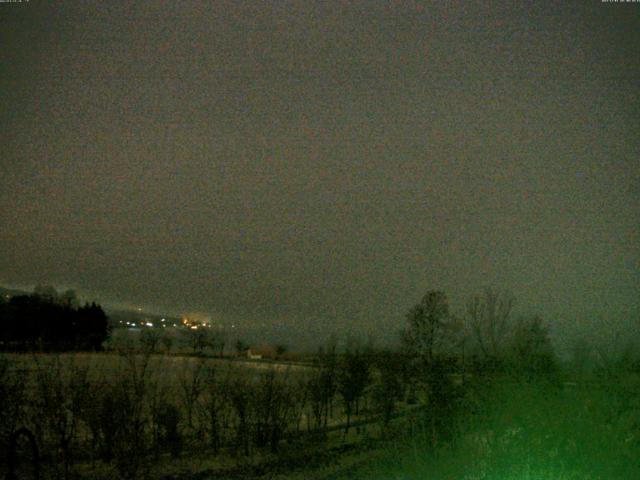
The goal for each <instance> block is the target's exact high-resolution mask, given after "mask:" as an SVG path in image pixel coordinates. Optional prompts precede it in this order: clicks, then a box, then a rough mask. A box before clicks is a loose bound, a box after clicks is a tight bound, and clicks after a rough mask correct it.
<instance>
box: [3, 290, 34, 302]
mask: <svg viewBox="0 0 640 480" xmlns="http://www.w3.org/2000/svg"><path fill="white" fill-rule="evenodd" d="M30 293H31V292H27V291H25V290H18V289H15V288H6V287H0V296H1V297H3V298H4V299H5V300H9V299H10V298H11V297H17V296H19V295H29V294H30Z"/></svg>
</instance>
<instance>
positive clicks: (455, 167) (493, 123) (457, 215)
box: [0, 0, 640, 336]
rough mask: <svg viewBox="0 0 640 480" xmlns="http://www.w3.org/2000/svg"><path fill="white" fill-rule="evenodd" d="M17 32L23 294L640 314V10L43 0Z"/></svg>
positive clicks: (384, 322) (16, 200)
mask: <svg viewBox="0 0 640 480" xmlns="http://www.w3.org/2000/svg"><path fill="white" fill-rule="evenodd" d="M487 3H492V4H493V5H492V6H490V5H487ZM529 3H535V5H530V4H529ZM0 46H1V48H0V58H1V63H0V125H1V128H0V167H1V169H0V225H1V227H0V284H1V285H5V286H28V287H33V285H35V284H37V283H45V284H53V285H55V286H58V287H61V288H75V289H76V290H77V291H78V292H79V293H80V294H81V295H86V296H94V297H96V298H98V299H99V300H100V301H102V302H107V303H108V302H116V303H122V304H127V305H140V306H143V307H144V308H146V309H150V310H156V311H163V312H174V313H181V312H202V313H204V314H206V315H209V316H211V317H212V318H213V319H214V321H223V322H239V323H244V324H247V325H253V326H259V325H261V324H265V325H280V326H282V325H285V326H295V327H296V329H297V330H303V331H307V332H318V331H337V332H338V333H339V334H341V333H345V332H349V331H351V332H362V333H365V334H370V333H373V334H376V335H378V336H380V335H392V334H393V333H395V330H397V328H399V327H401V326H402V325H403V322H404V314H405V313H406V311H407V310H408V309H409V308H410V307H411V306H412V305H413V304H415V303H416V302H417V301H418V300H419V299H420V297H421V296H422V295H423V294H424V292H425V291H426V290H428V289H443V290H445V291H446V292H447V294H448V295H449V297H450V299H451V302H452V306H453V308H454V310H455V311H458V312H461V311H462V307H463V305H464V302H465V301H466V299H467V298H468V296H469V295H470V294H472V293H474V292H477V291H480V290H481V289H482V288H483V287H484V286H487V285H492V286H494V287H495V288H498V289H508V290H510V291H511V292H512V293H513V295H514V296H515V297H516V300H517V304H518V308H519V310H518V311H520V312H522V313H527V312H538V313H540V314H541V315H542V316H543V318H545V319H546V320H548V321H549V322H550V323H551V324H552V325H554V328H555V329H556V330H563V329H565V330H570V329H571V328H574V327H576V326H578V327H579V326H581V325H587V324H589V325H593V324H594V322H596V323H597V322H604V321H606V322H610V321H614V320H615V321H629V320H630V319H636V320H637V319H638V317H639V316H640V295H639V293H640V201H639V200H640V148H639V147H640V128H639V127H640V90H639V89H638V86H639V85H640V81H639V80H640V5H639V4H624V5H623V4H605V3H601V2H600V1H588V2H568V1H562V2H507V1H500V2H477V3H473V2H472V3H469V2H464V4H462V2H461V3H460V4H459V5H454V4H453V3H451V4H450V3H449V2H433V3H426V4H422V3H421V4H414V3H413V2H406V3H405V2H391V3H389V4H387V3H386V2H385V3H382V2H362V3H352V2H308V1H296V2H273V3H271V2H246V3H241V2H236V1H229V2H225V1H216V2H187V1H172V2H168V1H167V2H144V1H136V2H126V3H125V2H65V3H64V4H62V3H60V2H56V3H54V2H41V1H38V0H32V1H31V2H28V3H2V4H0ZM292 330H293V329H292Z"/></svg>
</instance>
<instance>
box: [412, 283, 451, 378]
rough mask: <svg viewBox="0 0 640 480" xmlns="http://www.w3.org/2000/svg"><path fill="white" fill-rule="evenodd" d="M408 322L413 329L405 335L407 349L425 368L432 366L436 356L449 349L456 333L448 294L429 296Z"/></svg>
mask: <svg viewBox="0 0 640 480" xmlns="http://www.w3.org/2000/svg"><path fill="white" fill-rule="evenodd" d="M407 321H408V323H409V327H408V328H407V329H406V330H405V331H404V332H403V340H404V344H405V346H406V347H407V348H408V350H409V352H410V353H411V354H412V355H414V356H416V357H418V358H420V359H421V360H422V362H423V363H424V364H425V365H427V366H428V365H431V364H432V363H433V361H434V359H435V357H436V355H438V354H440V353H442V351H443V350H445V349H446V348H447V347H449V344H450V343H451V342H452V339H453V335H454V333H455V331H456V322H455V320H454V318H453V316H452V315H451V314H450V313H449V301H448V300H447V296H446V295H445V293H444V292H442V291H435V290H431V291H429V292H427V293H426V294H425V295H424V297H422V300H421V301H420V303H418V304H417V305H415V306H414V307H413V308H412V309H411V310H410V311H409V313H407Z"/></svg>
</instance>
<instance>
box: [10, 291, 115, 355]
mask: <svg viewBox="0 0 640 480" xmlns="http://www.w3.org/2000/svg"><path fill="white" fill-rule="evenodd" d="M108 334H109V328H108V319H107V315H106V314H105V312H104V310H103V309H102V307H101V306H100V305H98V304H96V303H95V302H92V303H85V304H84V305H83V306H81V305H79V302H78V300H77V297H76V295H75V293H74V292H73V291H72V290H68V291H66V292H64V293H61V294H60V293H58V292H57V291H56V290H55V289H54V288H53V287H41V286H38V287H36V289H35V290H34V292H33V293H32V294H29V295H16V296H14V297H11V298H10V299H9V300H8V301H7V300H6V299H4V298H3V299H2V300H0V348H1V349H3V350H16V351H33V350H40V349H43V350H56V351H59V350H100V349H101V348H102V343H103V342H104V341H105V340H106V339H107V337H108Z"/></svg>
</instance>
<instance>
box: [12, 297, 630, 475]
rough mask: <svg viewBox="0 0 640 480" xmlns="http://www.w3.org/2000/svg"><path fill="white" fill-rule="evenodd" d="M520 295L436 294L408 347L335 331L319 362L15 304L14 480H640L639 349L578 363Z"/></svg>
mask: <svg viewBox="0 0 640 480" xmlns="http://www.w3.org/2000/svg"><path fill="white" fill-rule="evenodd" d="M513 300H514V299H513V298H512V297H510V296H509V295H508V294H506V293H500V292H496V291H494V290H491V289H487V290H486V291H485V292H483V293H482V294H479V295H475V296H473V297H472V298H471V299H470V300H469V301H468V303H467V306H466V310H465V312H464V315H462V316H461V317H458V316H456V315H454V314H453V313H452V312H451V311H450V307H449V302H448V299H447V296H446V294H445V293H444V292H441V291H429V292H427V293H426V294H425V295H424V297H423V298H422V299H421V301H420V302H419V303H417V304H416V305H415V306H414V307H412V308H411V309H410V310H409V311H408V312H407V314H406V325H405V328H404V329H403V330H402V335H401V338H400V339H399V342H398V344H397V346H396V347H395V348H377V347H376V345H375V338H370V339H369V340H368V341H366V342H365V341H361V340H356V339H352V338H347V339H338V338H336V337H331V338H329V339H327V340H326V341H323V343H321V344H319V345H318V348H317V349H316V350H315V351H307V352H303V351H296V349H295V347H294V346H286V345H275V346H273V347H272V348H268V347H264V346H263V347H262V348H258V347H256V346H252V345H250V344H248V343H247V342H244V341H243V340H242V339H236V340H235V342H232V340H233V339H232V338H230V337H229V335H228V334H227V333H225V332H223V331H221V330H218V329H215V328H211V325H207V324H206V323H201V324H197V323H195V322H193V321H187V320H183V321H179V320H177V319H176V320H175V323H174V320H170V322H171V325H170V326H169V328H166V327H165V326H163V325H162V322H157V323H159V325H158V326H149V325H153V322H147V321H144V322H141V321H140V318H139V315H138V316H136V315H137V314H136V313H135V312H130V319H131V320H124V318H126V314H125V313H122V312H121V313H120V314H119V315H118V316H117V318H118V319H119V320H117V321H112V320H109V319H108V317H107V315H106V314H105V313H104V312H103V311H102V309H101V307H100V306H99V305H96V304H92V305H88V306H86V307H82V306H79V305H78V301H77V299H76V298H75V295H73V294H71V293H68V294H58V293H57V292H56V291H55V290H54V289H51V288H49V289H45V290H43V289H40V290H38V289H37V290H36V292H35V293H33V294H23V295H15V296H11V295H6V296H5V297H4V299H3V300H2V302H1V304H0V313H1V316H0V326H1V330H0V332H1V336H0V347H1V348H2V351H3V353H2V354H1V355H0V446H1V447H2V450H1V452H0V453H1V455H0V467H1V468H2V475H4V476H5V477H6V478H11V479H14V478H20V479H22V478H42V479H58V478H60V479H84V478H86V479H89V478H90V479H105V480H106V479H112V478H114V479H115V478H122V479H159V480H160V479H162V480H169V479H184V480H187V479H209V478H211V479H222V478H229V479H240V478H247V479H266V478H282V479H285V478H286V479H297V478H300V479H302V478H305V479H308V478H319V479H320V478H322V479H330V478H355V479H359V478H361V479H370V478H380V479H385V478H403V479H404V478H406V479H421V478H438V479H449V478H452V479H453V478H455V479H469V480H470V479H481V478H483V479H484V478H486V479H505V478H513V479H522V478H531V479H534V478H535V479H547V478H548V479H576V480H577V479H634V478H637V477H638V473H639V472H640V463H639V461H640V460H639V459H640V456H639V455H640V423H639V415H640V351H639V350H638V348H637V347H638V344H637V343H634V342H635V339H634V338H632V337H631V336H629V338H628V343H627V344H626V345H625V348H621V349H620V350H619V351H618V352H617V353H616V354H615V355H614V354H612V355H609V356H606V355H605V354H604V353H603V351H602V350H601V349H600V346H599V345H598V344H596V343H589V342H588V341H586V340H585V339H582V340H580V341H576V342H575V343H574V345H573V348H572V350H571V354H570V355H569V356H568V357H566V358H562V359H561V358H559V357H558V356H557V355H556V353H555V351H554V347H553V344H552V342H551V341H550V338H549V333H548V329H547V326H546V325H545V323H544V322H543V321H542V320H541V318H540V317H529V318H516V317H515V316H514V315H513V312H512V307H513ZM123 315H124V317H123ZM135 320H137V325H136V327H133V326H132V324H133V323H134V321H135ZM82 322H86V325H84V324H83V323H82ZM25 324H27V325H29V329H24V328H23V327H24V325H25ZM41 324H42V326H40V325H41ZM127 324H128V325H127ZM56 328H61V329H63V328H66V329H67V330H66V335H65V337H60V335H57V334H55V333H54V332H52V329H53V330H55V329H56ZM71 339H73V341H71ZM98 340H99V341H98ZM3 478H4V477H3Z"/></svg>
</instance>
